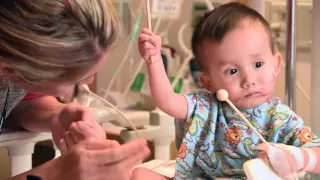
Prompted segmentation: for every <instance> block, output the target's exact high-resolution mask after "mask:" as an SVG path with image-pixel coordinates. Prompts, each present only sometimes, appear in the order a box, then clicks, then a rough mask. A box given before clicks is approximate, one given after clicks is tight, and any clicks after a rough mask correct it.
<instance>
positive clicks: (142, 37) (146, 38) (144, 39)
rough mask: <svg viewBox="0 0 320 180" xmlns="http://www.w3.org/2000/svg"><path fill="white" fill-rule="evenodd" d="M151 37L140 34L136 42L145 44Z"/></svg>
mask: <svg viewBox="0 0 320 180" xmlns="http://www.w3.org/2000/svg"><path fill="white" fill-rule="evenodd" d="M151 37H152V36H149V35H147V34H140V36H139V40H138V42H139V43H143V42H146V41H148V40H149V38H151Z"/></svg>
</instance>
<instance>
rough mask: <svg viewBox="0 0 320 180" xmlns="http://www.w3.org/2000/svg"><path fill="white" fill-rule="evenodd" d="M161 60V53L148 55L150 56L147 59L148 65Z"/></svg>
mask: <svg viewBox="0 0 320 180" xmlns="http://www.w3.org/2000/svg"><path fill="white" fill-rule="evenodd" d="M161 62H162V57H161V55H155V56H150V58H149V59H148V61H147V65H148V67H150V66H153V65H155V64H159V63H161Z"/></svg>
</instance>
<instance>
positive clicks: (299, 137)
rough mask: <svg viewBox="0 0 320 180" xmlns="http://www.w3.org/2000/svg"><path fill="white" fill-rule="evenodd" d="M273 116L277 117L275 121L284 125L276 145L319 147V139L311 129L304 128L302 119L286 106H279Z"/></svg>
mask: <svg viewBox="0 0 320 180" xmlns="http://www.w3.org/2000/svg"><path fill="white" fill-rule="evenodd" d="M275 116H276V117H277V118H276V120H278V121H279V122H281V121H283V123H284V125H283V126H282V129H281V131H280V133H281V134H283V135H282V136H283V138H281V139H280V138H279V140H281V141H280V142H278V143H283V144H287V145H292V146H296V147H314V146H320V140H319V137H318V136H317V135H316V134H314V133H313V132H312V131H311V128H309V127H307V126H305V125H304V122H303V120H302V118H300V117H299V116H298V115H297V114H296V113H295V112H293V111H292V110H291V109H290V108H289V107H288V106H286V105H282V104H280V105H279V107H278V108H277V111H276V113H275ZM275 124H278V123H277V122H276V123H275Z"/></svg>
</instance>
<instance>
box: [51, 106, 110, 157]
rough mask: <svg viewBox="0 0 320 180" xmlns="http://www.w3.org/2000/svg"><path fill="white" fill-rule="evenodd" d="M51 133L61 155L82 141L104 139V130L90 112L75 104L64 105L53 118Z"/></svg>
mask: <svg viewBox="0 0 320 180" xmlns="http://www.w3.org/2000/svg"><path fill="white" fill-rule="evenodd" d="M51 132H52V136H53V140H54V142H55V144H56V145H57V146H58V148H59V149H60V151H61V153H62V154H64V153H65V152H66V151H67V150H68V149H69V148H71V147H72V146H73V145H75V144H77V143H79V142H80V141H82V140H84V139H87V138H91V137H96V138H98V139H106V133H105V131H104V129H103V128H102V127H101V126H100V125H99V124H98V123H97V121H96V118H95V116H94V114H93V113H92V112H91V110H90V109H88V108H87V107H84V106H82V105H80V104H75V103H74V104H68V105H66V106H65V107H64V108H63V109H62V110H61V111H60V112H59V113H58V114H57V115H56V116H54V117H53V119H52V123H51Z"/></svg>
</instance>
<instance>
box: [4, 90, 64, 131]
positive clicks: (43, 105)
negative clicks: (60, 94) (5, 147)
mask: <svg viewBox="0 0 320 180" xmlns="http://www.w3.org/2000/svg"><path fill="white" fill-rule="evenodd" d="M65 106H66V105H65V104H62V103H60V102H58V100H57V99H56V98H55V97H52V96H42V97H38V98H33V99H28V100H24V101H21V102H20V103H19V104H18V106H17V107H15V108H14V109H13V110H12V112H11V113H10V115H9V117H8V118H7V119H6V120H5V123H4V124H5V127H6V128H10V129H18V128H24V129H27V130H29V131H35V132H49V131H50V124H51V120H52V118H53V116H56V115H57V114H58V113H60V112H61V110H62V109H63V108H64V107H65Z"/></svg>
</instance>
